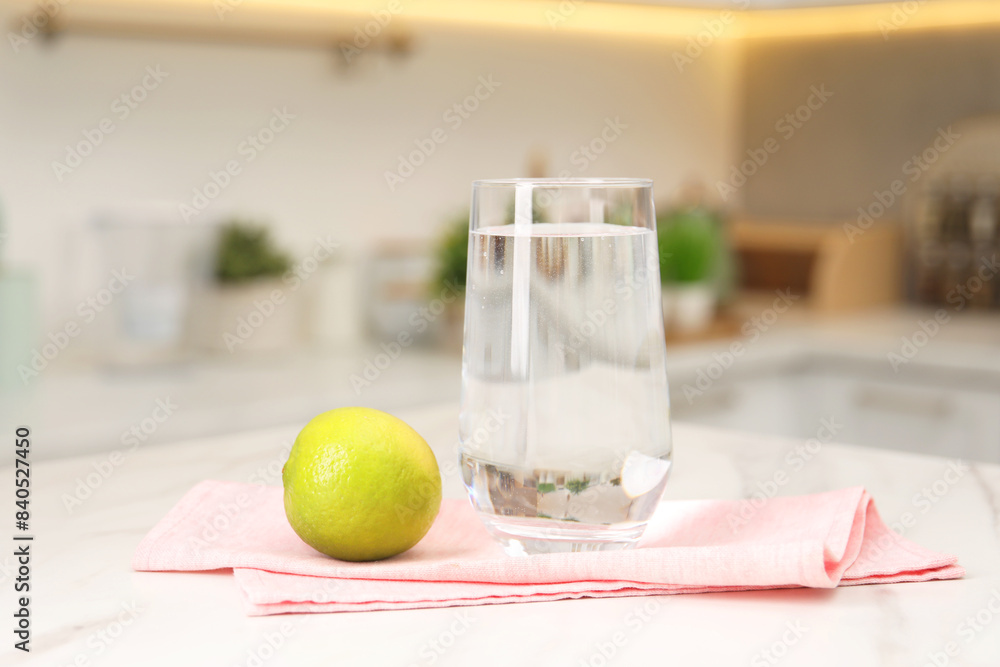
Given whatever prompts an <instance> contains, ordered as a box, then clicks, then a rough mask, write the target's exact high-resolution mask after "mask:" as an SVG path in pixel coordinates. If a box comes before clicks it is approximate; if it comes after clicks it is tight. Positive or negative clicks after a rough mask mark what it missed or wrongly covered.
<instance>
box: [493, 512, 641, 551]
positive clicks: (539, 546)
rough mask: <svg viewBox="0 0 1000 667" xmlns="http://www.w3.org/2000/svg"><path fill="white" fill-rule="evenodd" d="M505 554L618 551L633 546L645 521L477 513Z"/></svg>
mask: <svg viewBox="0 0 1000 667" xmlns="http://www.w3.org/2000/svg"><path fill="white" fill-rule="evenodd" d="M479 518H480V520H481V521H482V522H483V524H485V525H486V529H487V530H489V531H490V534H491V535H493V537H494V538H496V539H497V541H499V542H500V544H501V545H502V546H503V550H504V552H506V553H507V555H508V556H530V555H535V554H552V553H577V552H585V551H621V550H623V549H632V548H633V547H635V545H636V544H637V543H638V541H639V538H640V537H642V533H643V531H644V530H645V529H646V524H645V523H628V524H625V525H618V526H595V525H590V524H584V523H578V522H575V521H558V520H555V519H525V518H518V517H508V516H497V515H495V514H484V513H482V512H480V513H479Z"/></svg>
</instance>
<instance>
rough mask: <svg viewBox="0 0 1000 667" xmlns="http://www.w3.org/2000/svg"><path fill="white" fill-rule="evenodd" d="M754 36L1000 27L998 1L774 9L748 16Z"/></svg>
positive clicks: (905, 0)
mask: <svg viewBox="0 0 1000 667" xmlns="http://www.w3.org/2000/svg"><path fill="white" fill-rule="evenodd" d="M744 18H745V20H746V23H745V26H744V27H745V31H744V35H745V36H747V37H752V38H767V37H810V36H823V35H851V34H855V35H859V34H870V33H875V34H881V35H882V36H884V37H886V38H887V39H891V38H892V36H893V35H897V34H902V33H910V32H915V31H924V30H939V29H949V28H968V27H985V26H1000V1H998V0H950V1H949V0H895V1H894V2H886V3H877V4H866V5H846V6H840V7H813V8H809V9H773V10H767V11H760V12H749V13H747V15H745V16H744Z"/></svg>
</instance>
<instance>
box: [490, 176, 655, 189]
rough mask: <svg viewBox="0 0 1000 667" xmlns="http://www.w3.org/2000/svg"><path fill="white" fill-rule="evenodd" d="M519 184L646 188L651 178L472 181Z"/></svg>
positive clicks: (495, 186)
mask: <svg viewBox="0 0 1000 667" xmlns="http://www.w3.org/2000/svg"><path fill="white" fill-rule="evenodd" d="M521 184H529V185H534V186H536V187H591V188H593V187H603V188H648V187H652V185H653V179H651V178H598V177H589V178H585V177H580V178H483V179H479V180H475V181H473V182H472V187H474V188H497V187H510V186H516V185H521Z"/></svg>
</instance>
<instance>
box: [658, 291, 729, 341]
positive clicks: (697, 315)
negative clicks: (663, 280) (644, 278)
mask: <svg viewBox="0 0 1000 667" xmlns="http://www.w3.org/2000/svg"><path fill="white" fill-rule="evenodd" d="M663 294H664V297H663V307H664V314H665V316H666V321H667V322H668V323H669V326H671V327H672V328H673V329H675V330H676V331H677V332H679V333H684V334H692V333H697V332H699V331H703V330H705V329H707V328H708V326H709V325H710V324H711V323H712V319H713V318H714V317H715V305H716V294H715V289H714V288H713V287H712V285H710V284H708V283H690V284H677V285H664V286H663ZM668 308H669V312H668Z"/></svg>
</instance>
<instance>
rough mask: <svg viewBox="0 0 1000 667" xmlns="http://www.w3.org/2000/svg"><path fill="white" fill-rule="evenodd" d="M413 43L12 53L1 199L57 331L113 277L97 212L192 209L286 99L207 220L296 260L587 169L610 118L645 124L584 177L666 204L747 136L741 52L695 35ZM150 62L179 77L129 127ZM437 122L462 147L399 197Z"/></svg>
mask: <svg viewBox="0 0 1000 667" xmlns="http://www.w3.org/2000/svg"><path fill="white" fill-rule="evenodd" d="M6 18H9V17H2V16H0V19H5V20H6ZM5 25H6V23H5ZM415 37H416V39H415V50H414V52H413V54H412V55H411V56H410V57H408V58H406V59H404V60H402V61H399V62H392V61H387V60H385V59H384V58H383V57H381V56H375V57H368V60H369V62H368V64H367V65H366V66H362V67H359V68H358V69H357V70H356V71H347V72H345V71H343V70H342V69H341V68H339V67H338V64H339V62H340V61H339V60H338V56H337V55H336V54H333V53H330V52H324V51H320V50H309V49H301V50H299V49H285V48H277V47H251V46H233V45H222V44H206V43H182V42H169V41H141V40H138V39H128V38H98V37H84V36H68V37H63V38H59V39H57V40H55V41H54V42H52V43H46V42H44V41H43V40H42V39H40V38H38V39H35V40H33V41H32V42H31V43H30V44H29V45H28V46H27V47H25V48H23V49H22V50H21V51H20V52H19V53H17V54H15V53H14V52H13V51H12V50H11V49H9V48H8V45H7V44H6V43H4V44H2V45H0V201H2V202H3V205H4V209H5V213H6V216H5V218H6V221H7V224H8V231H9V232H10V238H9V239H8V241H7V242H6V244H5V245H4V246H3V248H2V249H3V251H4V257H5V258H6V259H7V260H8V261H10V262H13V263H15V264H18V265H22V266H29V267H32V268H33V269H34V270H35V271H36V272H37V274H38V276H39V277H40V280H41V286H42V293H43V297H44V303H43V304H42V305H43V313H44V322H43V323H42V325H43V331H44V330H46V329H51V328H53V327H55V326H57V325H59V324H60V323H61V322H62V320H63V319H64V318H66V317H69V316H71V315H72V314H73V309H74V307H75V304H76V303H77V302H78V301H79V299H80V298H82V297H83V296H86V295H87V294H89V293H90V292H89V291H88V290H92V289H94V286H96V285H98V284H100V283H102V282H103V281H106V279H107V275H106V272H104V270H98V267H95V265H94V263H93V261H88V260H86V259H85V258H83V257H81V255H82V254H84V253H86V252H90V250H91V249H92V248H91V246H90V245H88V244H87V243H86V241H87V239H86V238H84V237H83V236H81V234H82V231H81V230H82V229H84V228H85V224H86V223H87V222H88V221H89V220H90V219H91V218H92V217H93V213H94V211H95V209H97V208H99V207H101V206H103V205H106V204H109V203H113V202H122V201H135V200H147V199H153V200H167V201H173V202H182V201H186V202H189V201H190V200H191V197H192V189H193V188H195V187H198V186H202V185H204V183H205V182H206V180H207V178H208V172H209V170H211V169H215V170H217V169H220V168H221V167H222V166H223V165H224V164H225V162H226V161H227V160H230V159H240V160H242V158H241V156H240V155H239V154H238V152H237V147H238V146H239V144H240V142H241V141H243V140H244V139H245V138H246V136H247V135H248V134H250V133H254V132H256V131H257V130H258V129H259V128H261V127H262V126H264V124H265V123H266V122H267V121H268V119H269V117H270V116H271V113H272V112H271V110H272V108H274V107H279V108H287V109H288V111H289V112H291V113H294V114H295V115H296V119H295V120H294V121H293V122H292V123H291V125H290V126H289V127H288V129H287V130H285V131H284V132H283V133H282V134H280V135H279V136H278V138H277V139H276V140H275V141H274V143H273V144H271V145H270V146H269V147H268V148H267V150H266V151H264V152H263V153H261V154H260V156H259V157H258V158H257V159H256V160H254V161H253V162H252V163H250V164H244V167H243V173H242V174H240V175H239V176H238V177H236V178H235V179H234V180H233V183H232V185H231V186H230V187H228V188H227V189H226V190H225V191H224V193H223V194H222V196H220V197H219V198H218V199H217V200H216V201H215V202H214V204H213V205H212V207H211V208H210V209H209V210H208V211H206V212H205V213H204V214H203V215H202V216H201V217H202V218H206V219H207V218H216V217H218V216H220V215H223V214H225V213H227V212H244V213H247V214H251V215H253V216H258V217H263V218H266V219H270V220H272V221H273V222H274V223H275V225H276V231H277V234H278V236H279V238H280V239H281V240H282V241H283V242H284V243H285V244H286V245H288V246H289V247H290V248H292V249H293V250H297V251H298V252H304V251H306V250H307V249H308V248H309V247H310V245H311V242H312V239H313V238H314V237H315V236H316V235H317V234H321V233H322V234H332V235H333V236H334V238H335V239H337V240H338V241H339V242H341V243H343V245H344V248H345V250H346V251H347V252H350V253H355V254H360V253H363V252H364V251H365V250H366V248H368V247H370V245H371V244H372V243H373V242H374V241H376V240H378V239H381V238H386V237H428V236H431V235H434V234H436V233H437V232H438V231H439V230H440V227H441V223H442V222H443V221H444V220H446V219H448V218H449V217H451V216H453V215H454V214H455V212H457V211H461V210H462V209H463V208H464V207H465V206H466V205H467V199H468V196H469V183H470V181H472V180H473V179H476V178H484V177H503V176H512V175H523V174H524V172H525V169H526V156H527V154H528V153H529V152H530V151H531V150H532V149H542V150H544V151H545V152H547V154H548V155H549V157H550V167H551V171H552V172H554V173H557V172H559V171H560V170H562V169H570V170H572V171H574V173H576V166H575V165H574V164H573V162H572V161H571V155H572V154H573V152H574V151H575V150H577V148H578V147H579V146H580V145H581V144H584V143H587V142H589V141H590V140H591V139H593V138H594V137H596V136H598V134H599V132H600V131H601V129H602V126H603V125H604V122H605V119H606V118H609V117H610V118H615V117H619V118H620V119H621V121H622V122H623V123H625V124H627V125H628V129H627V130H625V131H624V133H623V134H622V136H621V138H620V139H619V140H618V141H616V142H615V143H614V144H612V145H611V146H610V147H609V148H608V150H607V151H606V152H605V154H604V155H602V156H601V157H600V159H598V160H597V161H596V162H594V163H593V164H592V165H591V166H590V167H589V168H588V169H587V170H586V172H585V174H586V175H588V176H601V175H614V176H644V177H652V178H654V179H655V181H656V186H657V189H658V192H659V194H660V195H661V197H662V196H665V195H668V194H669V193H670V192H671V191H672V190H673V189H674V188H675V187H676V186H677V185H678V184H679V183H680V182H681V181H683V180H684V179H686V178H688V177H689V176H692V175H695V176H701V177H703V178H705V179H706V180H707V181H709V182H714V181H715V180H716V179H718V178H722V177H723V176H724V174H725V172H726V170H727V169H728V167H729V165H730V164H731V155H732V154H733V153H734V151H735V147H736V146H737V145H738V141H737V138H736V130H737V128H736V119H737V116H738V113H737V109H736V104H737V92H738V91H737V86H736V85H735V80H734V79H735V75H736V70H737V62H736V57H735V54H734V53H733V52H732V51H731V50H730V47H729V46H727V45H723V44H716V45H714V46H712V47H710V48H709V49H707V50H706V53H705V54H704V55H703V56H702V57H701V58H700V59H699V60H698V61H696V62H695V63H694V64H693V65H691V66H689V67H688V68H687V69H686V71H685V72H684V73H680V72H678V71H677V68H676V66H675V64H674V61H673V59H672V58H671V55H672V53H673V51H674V49H679V48H681V46H683V45H678V44H677V43H665V42H660V43H657V42H652V41H643V40H635V39H607V38H585V37H581V36H579V35H564V34H560V33H558V32H556V31H554V32H551V33H549V32H496V33H488V32H483V31H464V32H462V31H455V30H450V31H445V30H443V29H442V30H430V29H424V30H418V31H417V33H416V35H415ZM4 42H6V39H5V40H4ZM150 65H151V66H159V67H160V68H161V69H162V70H163V71H165V72H168V73H169V77H168V78H166V79H165V80H164V81H163V83H162V84H161V85H160V86H159V87H158V88H157V89H156V90H153V91H152V92H151V93H150V94H149V97H148V99H147V100H146V101H144V102H143V103H141V105H140V106H139V107H138V108H137V109H136V110H135V111H133V112H132V113H131V115H130V116H129V117H128V118H126V119H124V120H119V118H118V117H117V116H116V114H115V113H114V112H113V111H112V108H111V105H112V103H113V101H114V100H115V99H116V98H117V97H118V96H120V95H121V94H122V93H125V92H127V91H128V90H129V89H131V88H132V87H133V86H134V85H136V84H137V83H139V82H140V81H141V79H142V76H143V71H144V70H145V68H146V67H147V66H150ZM489 75H492V76H493V77H494V79H495V80H497V81H499V82H501V86H500V88H499V89H497V91H496V92H495V93H494V94H493V96H492V97H491V98H489V99H488V100H486V101H485V102H483V103H482V106H481V108H480V109H479V110H478V111H477V112H476V113H475V114H473V115H472V116H471V117H470V118H469V119H468V120H467V121H466V122H465V123H464V124H463V125H462V126H461V127H460V128H459V129H457V130H451V129H450V128H449V126H448V125H447V124H446V123H445V122H444V121H443V120H442V114H443V113H444V111H445V110H446V109H448V108H449V107H450V106H451V105H453V104H454V103H456V102H459V101H461V100H462V99H463V98H465V97H466V96H467V95H469V94H471V93H472V92H473V90H474V89H475V87H476V85H477V78H478V77H480V76H489ZM105 117H109V118H112V120H113V121H114V122H115V126H116V129H115V131H114V132H113V133H112V134H110V135H108V136H107V137H106V138H105V140H104V141H103V143H102V144H101V145H100V146H99V147H98V148H97V149H96V151H95V152H94V154H93V155H91V156H89V157H88V158H87V159H86V160H85V161H84V163H83V164H82V166H80V167H79V168H78V169H76V170H75V171H74V172H73V173H72V174H70V175H68V176H67V177H66V178H65V180H64V181H63V182H62V183H60V182H58V181H57V178H56V176H55V174H54V172H53V168H52V162H53V161H54V160H63V159H64V157H65V147H66V146H67V144H71V143H75V142H77V141H79V140H81V139H82V134H81V133H82V132H83V130H85V129H88V128H93V127H96V125H97V124H98V122H99V121H100V120H101V119H102V118H105ZM436 127H444V128H446V130H447V131H448V135H449V137H448V141H447V142H446V143H445V144H444V145H442V146H440V147H439V148H438V149H437V151H436V152H435V154H434V155H432V156H431V157H430V158H429V159H428V160H427V162H426V164H425V165H423V166H422V167H421V168H420V169H418V170H417V172H416V173H415V174H414V175H413V176H412V178H410V179H409V180H408V181H407V182H405V183H404V184H403V185H401V186H400V187H399V188H398V189H397V190H396V191H395V192H390V191H389V189H388V188H387V186H386V182H385V179H384V176H383V174H384V172H385V171H386V170H388V169H393V168H395V167H396V164H397V156H398V155H400V154H401V153H404V152H407V151H409V150H411V149H412V148H413V141H414V140H415V139H417V138H421V137H425V136H427V135H428V134H429V133H430V132H431V130H433V129H434V128H436Z"/></svg>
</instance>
